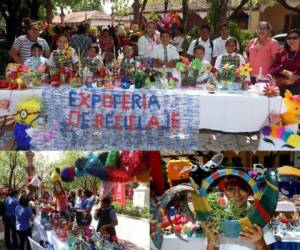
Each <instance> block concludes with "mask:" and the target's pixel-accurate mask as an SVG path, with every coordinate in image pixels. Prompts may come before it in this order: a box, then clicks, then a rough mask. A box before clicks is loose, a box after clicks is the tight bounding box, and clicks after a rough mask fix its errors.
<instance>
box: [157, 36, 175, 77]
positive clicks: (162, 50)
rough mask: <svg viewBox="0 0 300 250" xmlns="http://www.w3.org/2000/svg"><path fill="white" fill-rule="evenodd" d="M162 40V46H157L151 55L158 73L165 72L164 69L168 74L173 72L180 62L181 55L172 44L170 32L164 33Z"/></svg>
mask: <svg viewBox="0 0 300 250" xmlns="http://www.w3.org/2000/svg"><path fill="white" fill-rule="evenodd" d="M160 40H161V44H159V45H156V46H155V47H154V48H153V51H152V54H151V58H152V60H153V66H154V68H155V70H157V71H163V68H164V69H165V70H166V72H172V71H173V69H175V67H176V63H177V61H178V60H179V54H178V52H177V49H176V47H175V46H173V45H172V44H170V40H171V34H170V33H169V31H162V32H161V33H160Z"/></svg>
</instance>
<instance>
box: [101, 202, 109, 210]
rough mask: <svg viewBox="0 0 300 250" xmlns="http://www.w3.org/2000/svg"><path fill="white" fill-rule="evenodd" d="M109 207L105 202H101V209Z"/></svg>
mask: <svg viewBox="0 0 300 250" xmlns="http://www.w3.org/2000/svg"><path fill="white" fill-rule="evenodd" d="M108 207H109V204H108V203H106V202H101V208H103V209H106V208H108Z"/></svg>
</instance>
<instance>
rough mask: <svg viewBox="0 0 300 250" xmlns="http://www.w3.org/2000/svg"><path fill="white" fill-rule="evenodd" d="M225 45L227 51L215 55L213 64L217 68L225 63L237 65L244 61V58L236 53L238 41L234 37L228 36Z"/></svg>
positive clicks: (220, 67)
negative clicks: (215, 58)
mask: <svg viewBox="0 0 300 250" xmlns="http://www.w3.org/2000/svg"><path fill="white" fill-rule="evenodd" d="M225 47H226V51H227V52H226V53H224V54H222V55H220V56H218V57H217V60H216V64H215V67H216V69H217V70H220V69H222V67H223V66H224V65H225V64H229V65H234V66H235V67H239V66H241V65H242V64H244V63H245V59H244V58H243V57H242V56H241V55H240V54H238V53H236V51H237V47H238V42H237V40H236V39H235V38H228V39H227V41H226V43H225Z"/></svg>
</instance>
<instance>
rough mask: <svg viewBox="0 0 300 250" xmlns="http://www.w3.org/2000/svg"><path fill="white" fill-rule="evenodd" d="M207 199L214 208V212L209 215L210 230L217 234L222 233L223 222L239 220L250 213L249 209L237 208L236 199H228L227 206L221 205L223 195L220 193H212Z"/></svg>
mask: <svg viewBox="0 0 300 250" xmlns="http://www.w3.org/2000/svg"><path fill="white" fill-rule="evenodd" d="M207 198H208V203H209V205H210V206H211V208H212V212H211V214H210V215H209V217H208V220H207V222H208V223H209V225H210V229H211V230H212V231H213V232H215V233H220V226H221V223H222V221H226V220H239V219H240V218H241V217H242V216H244V215H245V214H246V213H247V211H248V209H247V208H246V209H244V208H239V207H237V206H235V200H234V199H228V203H227V204H224V205H223V204H221V203H220V198H221V195H220V193H219V192H212V193H210V194H208V196H207Z"/></svg>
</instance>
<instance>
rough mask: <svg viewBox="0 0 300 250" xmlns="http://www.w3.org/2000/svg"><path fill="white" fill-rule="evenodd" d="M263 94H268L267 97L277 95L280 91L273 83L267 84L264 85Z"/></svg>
mask: <svg viewBox="0 0 300 250" xmlns="http://www.w3.org/2000/svg"><path fill="white" fill-rule="evenodd" d="M263 94H264V95H265V96H269V97H271V96H279V94H280V91H279V88H278V87H277V86H276V85H275V84H267V85H266V86H265V87H264V90H263Z"/></svg>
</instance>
